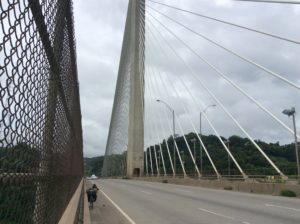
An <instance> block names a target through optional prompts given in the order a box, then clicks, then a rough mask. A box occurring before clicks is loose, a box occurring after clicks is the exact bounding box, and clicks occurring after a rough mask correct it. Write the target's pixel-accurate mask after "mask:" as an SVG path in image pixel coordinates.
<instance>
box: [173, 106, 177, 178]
mask: <svg viewBox="0 0 300 224" xmlns="http://www.w3.org/2000/svg"><path fill="white" fill-rule="evenodd" d="M172 115H173V136H174V138H173V140H174V142H173V155H174V177H175V176H176V154H175V112H174V110H172Z"/></svg>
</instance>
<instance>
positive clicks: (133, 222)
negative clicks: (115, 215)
mask: <svg viewBox="0 0 300 224" xmlns="http://www.w3.org/2000/svg"><path fill="white" fill-rule="evenodd" d="M100 191H101V192H102V194H103V195H104V196H105V197H106V198H107V199H108V200H109V201H110V202H111V203H112V204H113V205H114V206H115V207H116V208H117V209H118V210H119V212H121V214H122V215H123V216H124V217H125V218H126V219H127V220H128V221H129V222H130V223H131V224H136V223H135V221H133V220H132V219H131V218H130V217H129V215H127V214H126V213H125V212H124V211H123V210H122V209H121V208H120V207H119V206H118V205H117V204H116V203H115V202H114V201H113V200H111V199H110V198H109V197H108V196H107V195H106V194H105V193H104V192H103V191H102V190H100Z"/></svg>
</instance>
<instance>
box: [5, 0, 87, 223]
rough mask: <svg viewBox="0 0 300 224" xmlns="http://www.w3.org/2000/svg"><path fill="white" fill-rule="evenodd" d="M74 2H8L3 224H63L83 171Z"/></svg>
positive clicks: (6, 5)
mask: <svg viewBox="0 0 300 224" xmlns="http://www.w3.org/2000/svg"><path fill="white" fill-rule="evenodd" d="M75 51H76V49H75V39H74V26H73V12H72V1H71V0H49V1H42V0H26V1H25V0H24V1H18V0H1V1H0V223H10V224H14V223H57V222H58V220H59V219H60V217H61V215H62V214H63V212H64V210H65V208H66V206H67V205H68V202H69V200H70V198H71V197H72V195H73V193H74V191H75V190H76V188H77V186H78V184H79V183H80V180H81V179H82V175H83V155H82V130H81V112H80V102H79V84H78V77H77V65H76V53H75Z"/></svg>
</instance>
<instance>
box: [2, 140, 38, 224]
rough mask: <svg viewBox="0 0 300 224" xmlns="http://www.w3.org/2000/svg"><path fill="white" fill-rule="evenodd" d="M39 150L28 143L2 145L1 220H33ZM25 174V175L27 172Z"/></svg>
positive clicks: (11, 222)
mask: <svg viewBox="0 0 300 224" xmlns="http://www.w3.org/2000/svg"><path fill="white" fill-rule="evenodd" d="M39 162H40V152H39V151H38V150H36V149H34V148H32V147H30V146H29V145H27V144H25V143H19V144H17V145H16V146H14V147H6V148H0V171H1V172H0V173H1V179H0V223H5V224H17V223H32V222H33V221H32V216H33V211H34V206H35V195H36V186H35V184H34V182H33V177H32V178H31V177H30V175H31V174H34V173H36V172H37V171H38V167H39ZM25 174H26V175H25Z"/></svg>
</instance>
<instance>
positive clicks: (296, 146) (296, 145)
mask: <svg viewBox="0 0 300 224" xmlns="http://www.w3.org/2000/svg"><path fill="white" fill-rule="evenodd" d="M293 125H294V136H295V152H296V162H297V172H298V182H299V184H300V167H299V156H298V140H297V129H296V120H295V113H293Z"/></svg>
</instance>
